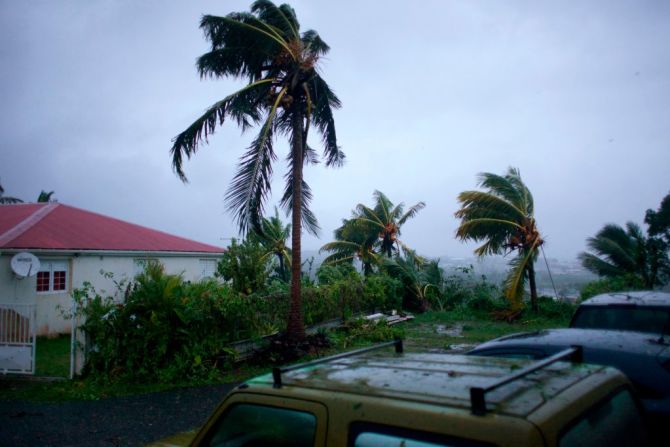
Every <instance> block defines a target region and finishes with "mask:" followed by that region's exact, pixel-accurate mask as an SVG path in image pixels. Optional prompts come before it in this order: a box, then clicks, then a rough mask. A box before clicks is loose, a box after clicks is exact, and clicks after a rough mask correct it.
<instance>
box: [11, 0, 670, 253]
mask: <svg viewBox="0 0 670 447" xmlns="http://www.w3.org/2000/svg"><path fill="white" fill-rule="evenodd" d="M291 4H292V6H293V7H294V8H295V10H296V12H297V15H298V18H299V20H300V22H301V26H302V29H303V31H304V30H307V29H310V28H313V29H315V30H317V31H318V32H319V34H320V35H321V37H322V38H323V39H324V40H325V41H326V42H327V43H328V44H329V45H330V46H331V52H330V53H329V54H328V56H327V57H326V58H324V59H322V60H321V67H320V68H321V72H322V75H323V76H324V78H325V79H326V80H327V81H328V82H329V84H330V85H331V87H332V88H333V89H334V90H335V91H336V93H337V94H338V96H339V97H340V99H341V101H342V104H343V107H342V108H341V109H340V110H338V111H337V112H336V115H335V118H336V126H337V132H338V143H339V145H340V146H341V147H342V150H343V151H344V152H345V153H346V155H347V161H346V164H345V165H344V167H342V168H339V169H327V168H325V166H323V165H319V166H310V167H308V168H307V169H306V171H305V176H306V180H307V181H308V182H309V184H310V185H311V186H312V189H313V192H314V201H313V211H314V212H315V214H316V215H317V217H318V219H319V221H320V223H321V226H322V228H323V230H322V232H321V237H320V239H316V238H313V237H311V236H305V238H304V240H303V247H304V248H306V249H318V248H319V247H320V246H321V245H322V244H324V243H326V242H328V241H330V240H331V238H332V232H333V230H334V229H335V228H336V227H337V226H338V225H339V224H340V221H341V219H342V218H346V217H349V216H350V213H351V210H352V209H353V208H354V207H355V205H356V204H357V203H360V202H363V203H366V204H371V203H372V193H373V191H374V190H375V189H378V190H380V191H383V192H384V193H385V194H386V195H387V196H388V197H389V198H390V199H391V200H392V201H393V202H395V203H398V202H404V203H405V204H406V205H407V206H409V205H412V204H414V203H416V202H418V201H421V200H423V201H425V202H426V208H425V209H424V210H423V211H421V212H420V213H419V214H418V215H417V217H416V218H414V219H413V220H411V221H409V222H408V223H407V224H406V225H405V226H404V227H403V231H402V239H403V240H404V242H405V243H406V244H408V245H409V246H412V247H414V248H416V249H417V250H418V252H419V253H420V254H423V255H427V256H443V257H444V256H451V257H462V256H470V255H471V253H472V250H473V248H474V247H475V245H472V244H462V243H460V242H458V241H456V240H455V238H454V234H455V229H456V227H457V225H458V222H457V220H456V219H455V218H454V211H456V209H457V207H458V205H457V201H456V196H457V195H458V193H459V192H461V191H464V190H468V189H474V188H475V187H476V180H477V174H478V173H480V172H494V173H499V174H502V173H504V172H505V171H506V169H507V167H508V166H514V167H518V168H519V169H520V170H521V175H522V178H523V180H524V181H525V183H526V184H527V185H528V187H529V188H530V190H531V191H532V193H533V195H534V197H535V204H536V217H537V220H538V224H539V228H540V231H541V232H542V233H543V234H544V235H545V239H546V245H545V251H546V254H547V256H550V257H557V258H565V259H572V258H574V257H575V256H576V254H577V253H578V252H579V251H582V250H584V241H585V239H586V238H587V237H589V236H591V235H593V234H594V233H595V232H596V231H598V229H599V228H600V227H602V225H603V224H605V223H608V222H614V223H619V224H624V223H625V222H626V221H627V220H634V221H637V222H639V223H642V220H643V217H644V211H645V210H646V209H648V208H654V209H656V208H657V207H658V205H659V203H660V201H661V199H662V198H663V196H665V195H666V194H667V193H668V192H670V2H665V1H633V0H631V1H591V2H586V1H561V2H537V1H470V0H468V1H437V0H436V1H411V2H410V1H389V0H385V1H366V2H363V1H354V0H351V1H349V0H345V1H342V0H339V1H326V0H323V1H293V2H291ZM249 5H250V2H249V1H232V0H225V1H224V0H219V1H192V2H177V1H172V2H165V1H130V0H127V1H120V0H119V1H102V0H101V1H84V0H79V1H18V0H17V1H10V0H0V91H1V92H2V95H1V98H2V100H1V102H0V137H1V140H0V182H1V183H2V186H3V187H4V188H5V194H6V195H11V196H17V197H20V198H22V199H24V200H26V201H32V200H36V198H37V196H38V195H39V192H40V190H42V189H44V190H46V191H51V190H54V191H55V194H54V196H55V197H56V198H57V199H58V201H59V202H61V203H64V204H68V205H72V206H76V207H80V208H84V209H87V210H90V211H95V212H98V213H102V214H106V215H109V216H113V217H117V218H120V219H124V220H127V221H129V222H133V223H137V224H140V225H145V226H148V227H152V228H155V229H159V230H162V231H166V232H169V233H173V234H176V235H179V236H183V237H188V238H191V239H195V240H199V241H202V242H207V243H211V244H214V245H221V246H225V245H227V244H228V240H227V239H226V238H230V237H232V236H236V234H237V230H236V227H235V224H234V222H233V219H232V217H231V215H230V214H229V213H227V212H226V207H225V204H224V202H223V197H224V194H225V191H226V190H227V188H228V185H229V183H230V180H231V178H232V175H233V173H234V171H235V167H236V164H237V160H238V158H239V156H240V154H241V153H242V152H243V150H244V149H245V148H246V147H247V146H248V145H249V143H250V141H251V139H252V138H253V135H254V132H251V133H249V134H245V135H241V133H240V130H239V129H237V128H236V127H235V126H234V125H232V124H227V125H224V126H223V127H222V128H220V129H219V130H218V131H217V133H216V135H215V136H214V137H213V138H211V139H210V144H209V145H208V146H203V147H202V148H201V150H200V152H198V153H197V154H196V156H195V158H193V159H192V160H191V161H188V162H187V163H186V164H185V172H186V174H187V176H188V177H189V180H190V183H188V184H183V183H182V182H181V181H180V180H179V179H178V178H177V177H176V176H175V175H174V173H173V172H172V169H171V165H170V156H169V149H170V147H171V139H172V138H173V137H174V136H175V135H176V134H178V133H179V132H181V131H182V130H184V129H185V128H186V127H187V126H188V125H190V124H191V122H192V121H193V120H194V119H195V118H197V117H198V116H199V115H200V114H201V113H202V112H203V111H204V109H206V108H207V107H208V106H209V105H210V104H212V103H214V102H215V101H217V100H219V99H221V98H223V97H224V96H226V95H227V94H229V93H231V92H232V91H234V89H236V88H238V87H239V86H241V85H242V81H235V80H205V81H201V80H200V79H199V77H198V75H197V72H196V69H195V59H196V57H197V56H199V55H201V54H202V53H204V52H206V51H207V50H208V44H207V41H206V40H205V39H204V37H203V35H202V33H201V31H200V30H199V28H198V23H199V19H200V16H201V15H202V14H214V15H225V14H228V13H230V12H233V11H243V10H248V8H249ZM314 141H317V140H316V138H315V139H314ZM278 147H279V148H280V150H279V151H280V154H281V155H280V161H281V160H283V155H284V154H285V151H286V148H287V145H286V143H284V142H282V143H281V144H279V145H278ZM282 163H283V162H282ZM283 171H284V167H283V165H282V166H281V167H278V168H277V169H276V171H275V179H276V182H275V183H274V184H275V186H274V187H273V188H274V190H275V195H274V196H273V197H272V198H271V200H270V202H269V203H268V206H267V210H268V211H271V210H272V207H273V206H274V204H275V203H276V201H277V200H278V198H279V197H280V196H281V192H282V190H283V183H282V180H283V179H282V175H283Z"/></svg>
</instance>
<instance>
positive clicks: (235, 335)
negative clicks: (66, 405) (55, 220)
mask: <svg viewBox="0 0 670 447" xmlns="http://www.w3.org/2000/svg"><path fill="white" fill-rule="evenodd" d="M228 256H229V257H232V256H234V251H233V252H232V253H231V252H229V255H228ZM225 262H226V260H224V261H222V264H225ZM253 272H255V270H254V271H253ZM319 276H320V277H321V278H322V279H323V283H321V284H311V283H308V282H305V284H304V287H303V303H304V309H305V322H306V323H307V324H308V325H313V324H316V323H319V322H323V321H327V320H330V319H334V318H342V319H345V320H349V319H350V318H351V317H352V316H355V315H358V314H361V313H364V312H375V311H388V310H391V309H397V308H398V304H399V302H400V297H399V293H398V291H399V289H400V286H399V284H398V283H397V281H395V280H393V279H392V278H388V277H381V276H371V277H369V278H364V277H362V276H361V275H360V274H358V273H357V272H356V271H354V270H352V269H349V270H345V271H340V270H339V269H337V268H333V267H326V268H324V269H323V271H321V272H319ZM231 284H232V285H229V284H226V283H222V282H220V281H217V280H215V279H209V280H204V281H200V282H193V283H192V282H187V281H184V280H183V279H182V278H181V277H180V276H178V275H169V274H166V273H165V272H164V269H163V267H162V266H161V265H160V264H158V263H149V264H148V265H147V267H146V270H145V271H144V273H142V274H140V275H138V276H137V277H136V278H135V279H134V281H132V282H131V283H129V284H119V285H118V287H119V290H117V296H102V295H101V294H100V293H99V292H98V291H96V290H95V289H94V288H93V287H92V286H91V285H90V284H86V285H85V286H84V287H83V288H82V289H78V290H76V291H75V293H74V299H75V301H76V302H77V308H78V313H79V314H80V315H79V316H80V317H83V320H84V323H83V324H82V325H81V326H80V330H82V331H83V332H84V333H85V335H86V337H87V339H88V340H89V341H88V350H89V351H88V353H87V363H86V369H85V374H88V375H95V376H98V377H102V378H104V379H106V380H111V381H114V380H136V381H145V382H148V381H157V382H166V383H167V382H172V381H176V380H195V381H198V380H210V379H212V378H214V377H216V376H218V375H219V374H220V371H221V370H222V369H226V368H228V367H229V366H230V365H229V364H230V362H231V361H233V360H234V354H235V353H234V352H233V351H232V350H231V349H230V348H229V347H228V346H229V344H230V343H231V342H234V341H238V340H242V339H248V338H251V339H254V338H256V339H259V338H260V337H262V336H265V335H268V334H273V333H275V332H277V331H284V330H285V324H286V318H285V316H286V314H287V312H288V307H289V298H288V296H289V290H288V285H287V284H285V283H282V282H279V281H271V282H270V283H269V284H267V285H266V284H263V286H262V287H258V288H256V289H254V288H252V287H246V288H243V290H238V289H239V287H238V283H235V282H234V281H231ZM121 295H123V299H121Z"/></svg>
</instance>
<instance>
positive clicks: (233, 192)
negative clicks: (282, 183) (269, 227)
mask: <svg viewBox="0 0 670 447" xmlns="http://www.w3.org/2000/svg"><path fill="white" fill-rule="evenodd" d="M285 93H286V88H284V89H282V91H281V92H279V94H278V95H277V99H276V100H275V103H274V105H273V107H272V109H271V110H270V112H269V113H268V116H267V119H266V121H265V125H264V126H263V127H262V129H261V132H260V134H259V135H258V137H257V138H256V139H255V140H254V141H253V143H252V144H251V146H250V147H249V149H248V150H247V152H246V153H245V154H244V155H243V156H242V159H241V161H240V165H239V167H238V171H237V173H236V174H235V177H233V181H232V183H231V185H230V188H229V189H228V193H227V194H226V200H227V201H228V209H229V210H230V211H231V212H232V213H233V215H234V216H235V217H236V219H237V223H238V226H239V228H240V230H242V232H246V231H247V230H248V229H249V226H251V227H252V228H255V229H257V230H259V231H261V230H260V226H261V219H262V216H263V205H264V203H265V200H266V199H267V196H268V194H269V192H270V186H271V185H270V182H271V178H272V162H273V161H275V160H276V158H277V157H276V155H275V153H274V149H273V141H272V134H273V124H272V123H273V120H274V117H275V112H276V110H277V106H278V105H279V103H280V102H281V98H282V97H283V96H284V94H285Z"/></svg>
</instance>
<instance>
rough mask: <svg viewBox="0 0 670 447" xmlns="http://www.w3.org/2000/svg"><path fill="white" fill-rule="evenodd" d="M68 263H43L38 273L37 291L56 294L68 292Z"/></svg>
mask: <svg viewBox="0 0 670 447" xmlns="http://www.w3.org/2000/svg"><path fill="white" fill-rule="evenodd" d="M67 272H68V264H67V261H42V262H41V265H40V271H39V272H37V287H36V288H37V291H38V292H41V293H54V292H62V291H65V290H67Z"/></svg>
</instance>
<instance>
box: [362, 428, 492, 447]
mask: <svg viewBox="0 0 670 447" xmlns="http://www.w3.org/2000/svg"><path fill="white" fill-rule="evenodd" d="M349 446H350V447H493V444H489V443H486V442H480V441H476V440H471V439H465V438H458V437H454V436H445V435H440V434H437V433H429V432H425V431H418V430H410V429H406V428H402V427H392V426H388V425H380V424H371V423H367V422H355V423H353V424H352V425H351V427H350V430H349Z"/></svg>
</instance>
